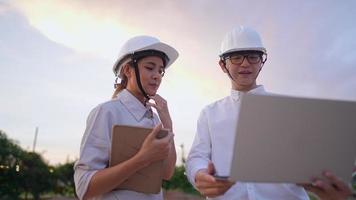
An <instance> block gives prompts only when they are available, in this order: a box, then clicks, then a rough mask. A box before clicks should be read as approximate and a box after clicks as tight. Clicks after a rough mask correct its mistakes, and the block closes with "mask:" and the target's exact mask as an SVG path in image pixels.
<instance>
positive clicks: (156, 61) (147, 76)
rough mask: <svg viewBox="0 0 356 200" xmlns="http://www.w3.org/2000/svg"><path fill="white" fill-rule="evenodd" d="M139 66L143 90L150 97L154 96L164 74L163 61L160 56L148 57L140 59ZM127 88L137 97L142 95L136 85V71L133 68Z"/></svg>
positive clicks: (131, 68)
mask: <svg viewBox="0 0 356 200" xmlns="http://www.w3.org/2000/svg"><path fill="white" fill-rule="evenodd" d="M137 64H138V68H139V71H140V79H141V84H142V87H143V89H144V90H145V92H146V93H147V95H148V96H154V95H155V94H156V93H157V90H158V88H159V86H160V84H161V81H162V74H163V72H164V66H163V61H162V59H161V58H160V57H158V56H148V57H144V58H142V59H140V60H139V61H138V63H137ZM127 87H128V89H129V90H130V89H131V90H132V91H133V92H134V93H136V94H137V95H139V94H140V96H141V95H142V94H141V91H140V89H139V87H138V85H137V83H136V75H135V69H134V68H133V67H130V78H129V80H128V85H127Z"/></svg>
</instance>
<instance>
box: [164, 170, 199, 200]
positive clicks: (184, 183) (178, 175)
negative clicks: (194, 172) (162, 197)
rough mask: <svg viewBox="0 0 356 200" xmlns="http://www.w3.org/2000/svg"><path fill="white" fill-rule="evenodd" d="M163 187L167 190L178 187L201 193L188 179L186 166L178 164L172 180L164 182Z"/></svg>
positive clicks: (184, 190)
mask: <svg viewBox="0 0 356 200" xmlns="http://www.w3.org/2000/svg"><path fill="white" fill-rule="evenodd" d="M163 188H164V189H166V190H175V189H178V190H181V191H183V192H186V193H189V194H195V195H199V193H198V192H197V191H196V190H195V189H194V187H193V186H192V185H191V184H190V182H189V181H188V179H187V176H186V175H185V168H184V166H178V167H176V168H175V171H174V174H173V177H172V178H171V180H169V181H164V182H163Z"/></svg>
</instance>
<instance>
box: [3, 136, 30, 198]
mask: <svg viewBox="0 0 356 200" xmlns="http://www.w3.org/2000/svg"><path fill="white" fill-rule="evenodd" d="M0 147H1V148H0V198H1V199H18V198H19V194H20V193H21V192H22V191H23V190H22V189H21V187H20V184H21V183H22V181H23V180H22V179H20V178H19V173H18V170H17V168H18V166H19V163H20V160H21V159H20V158H21V156H22V155H23V153H24V151H23V150H22V149H21V148H20V147H19V146H18V145H17V144H16V143H15V142H14V141H12V140H10V139H8V138H7V136H6V134H5V132H3V131H1V130H0Z"/></svg>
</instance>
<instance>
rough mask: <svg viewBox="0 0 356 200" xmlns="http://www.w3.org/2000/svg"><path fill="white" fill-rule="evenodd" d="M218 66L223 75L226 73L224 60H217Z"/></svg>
mask: <svg viewBox="0 0 356 200" xmlns="http://www.w3.org/2000/svg"><path fill="white" fill-rule="evenodd" d="M219 65H220V68H221V70H223V72H224V73H227V69H226V62H225V61H224V60H221V59H220V60H219Z"/></svg>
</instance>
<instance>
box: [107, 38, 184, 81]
mask: <svg viewBox="0 0 356 200" xmlns="http://www.w3.org/2000/svg"><path fill="white" fill-rule="evenodd" d="M145 50H155V51H160V52H162V53H164V54H166V56H167V57H168V61H167V64H166V69H167V68H168V67H169V66H170V65H171V64H172V63H173V62H174V61H175V60H176V59H177V58H178V55H179V54H178V51H177V50H176V49H174V48H173V47H172V46H170V45H168V44H166V43H163V42H161V41H160V40H159V39H157V38H155V37H152V36H147V35H142V36H136V37H133V38H131V39H129V40H128V41H126V42H125V44H124V45H123V46H122V47H121V50H120V52H119V56H118V59H117V61H116V62H115V64H114V66H113V71H114V74H115V75H118V76H119V77H120V71H121V69H122V66H124V65H125V64H126V63H127V62H129V61H130V60H131V59H126V58H127V56H128V55H130V54H133V53H136V52H140V51H145ZM123 59H126V60H123Z"/></svg>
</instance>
